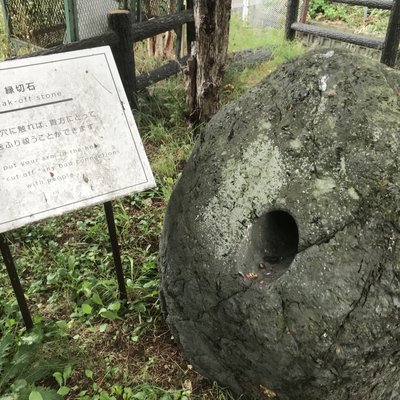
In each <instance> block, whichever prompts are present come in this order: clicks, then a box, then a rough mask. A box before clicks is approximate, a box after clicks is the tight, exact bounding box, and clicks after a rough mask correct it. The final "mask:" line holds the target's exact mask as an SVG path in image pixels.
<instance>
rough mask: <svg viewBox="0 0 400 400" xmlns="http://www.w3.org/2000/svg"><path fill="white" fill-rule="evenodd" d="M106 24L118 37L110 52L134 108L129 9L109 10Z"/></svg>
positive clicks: (133, 59)
mask: <svg viewBox="0 0 400 400" xmlns="http://www.w3.org/2000/svg"><path fill="white" fill-rule="evenodd" d="M108 24H109V26H110V28H111V29H112V30H113V31H114V32H115V33H116V34H117V35H118V37H119V42H118V44H117V45H115V46H113V47H112V52H113V55H114V59H115V62H116V64H117V68H118V72H119V74H120V76H121V80H122V83H123V85H124V89H125V92H126V96H127V98H128V101H129V104H130V106H131V108H136V74H135V55H134V52H133V39H132V29H131V24H130V18H129V11H127V10H115V11H113V12H111V13H110V14H108Z"/></svg>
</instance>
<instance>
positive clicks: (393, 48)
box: [381, 0, 400, 68]
mask: <svg viewBox="0 0 400 400" xmlns="http://www.w3.org/2000/svg"><path fill="white" fill-rule="evenodd" d="M399 43H400V0H394V2H393V7H392V12H391V13H390V17H389V24H388V29H387V31H386V38H385V44H384V46H383V50H382V56H381V63H383V64H386V65H387V66H389V67H392V68H393V67H394V66H395V64H396V58H397V54H398V52H399Z"/></svg>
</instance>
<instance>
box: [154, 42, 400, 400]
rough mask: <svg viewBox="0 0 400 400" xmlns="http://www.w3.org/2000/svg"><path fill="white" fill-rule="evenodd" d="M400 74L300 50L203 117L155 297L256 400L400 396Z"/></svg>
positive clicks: (222, 377) (226, 381)
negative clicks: (158, 294) (204, 123)
mask: <svg viewBox="0 0 400 400" xmlns="http://www.w3.org/2000/svg"><path fill="white" fill-rule="evenodd" d="M399 95H400V72H398V71H395V70H392V69H389V68H387V67H385V66H384V65H382V64H379V63H377V62H375V61H372V60H369V59H367V58H363V57H362V56H356V55H353V54H351V53H349V52H346V51H344V50H329V49H324V50H319V51H313V52H310V53H307V54H306V55H304V56H301V57H299V58H297V59H295V60H293V61H290V62H288V63H286V64H285V65H282V66H281V67H279V68H278V69H277V70H276V71H275V72H274V73H273V74H272V75H270V76H269V77H268V78H266V79H265V80H264V81H263V82H262V83H261V84H260V85H258V86H257V87H255V88H254V89H252V90H250V91H249V92H248V93H247V94H245V95H244V96H242V97H241V98H240V99H239V100H237V101H236V102H233V103H231V104H229V105H227V106H225V107H224V108H223V109H222V110H221V111H220V112H219V113H218V114H217V115H216V116H215V117H214V118H213V119H212V120H211V121H210V123H209V124H208V125H207V126H206V128H205V129H204V131H203V133H202V134H201V136H200V137H199V140H198V141H197V143H196V145H195V148H194V151H193V153H192V155H191V157H190V159H189V161H188V163H187V165H186V167H185V169H184V171H183V174H182V177H181V178H180V180H179V182H178V183H177V185H176V188H175V190H174V192H173V194H172V197H171V199H170V203H169V206H168V210H167V214H166V217H165V223H164V231H163V235H162V240H161V252H160V269H161V274H162V280H161V299H162V306H163V308H164V311H165V313H166V316H167V322H168V324H169V326H170V328H171V331H172V333H173V335H174V337H175V339H176V341H177V342H178V344H179V345H180V346H181V348H182V349H183V351H184V353H185V354H186V356H187V357H188V359H189V360H190V362H191V363H192V364H193V365H194V367H195V368H196V369H197V370H199V371H200V372H201V373H203V374H204V375H206V376H208V377H210V378H211V379H214V380H217V381H218V382H219V383H221V384H222V385H225V386H227V387H229V388H231V389H232V390H233V392H234V393H235V394H237V395H240V394H245V396H246V398H249V399H266V398H274V397H275V398H276V399H280V400H287V399H290V400H303V399H304V400H306V399H307V400H321V399H327V400H339V399H352V400H361V399H362V400H366V399H370V400H377V399H380V400H393V399H399V398H400V241H399V239H400V212H399V211H400V187H399V182H400V170H399V160H400V148H399V145H400V132H399V130H400V129H399V125H400V97H399Z"/></svg>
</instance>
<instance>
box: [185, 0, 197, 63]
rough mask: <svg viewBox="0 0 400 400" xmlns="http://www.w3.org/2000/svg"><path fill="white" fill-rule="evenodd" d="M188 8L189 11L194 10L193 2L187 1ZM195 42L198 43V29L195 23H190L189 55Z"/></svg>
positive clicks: (188, 28) (187, 39)
mask: <svg viewBox="0 0 400 400" xmlns="http://www.w3.org/2000/svg"><path fill="white" fill-rule="evenodd" d="M186 8H187V9H188V10H193V0H186ZM195 41H196V27H195V24H194V22H189V23H188V24H187V28H186V42H187V52H188V54H189V55H190V53H191V51H192V43H193V42H195Z"/></svg>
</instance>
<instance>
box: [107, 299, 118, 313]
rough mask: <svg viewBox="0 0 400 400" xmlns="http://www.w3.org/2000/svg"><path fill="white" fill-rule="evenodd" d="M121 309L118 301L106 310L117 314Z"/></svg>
mask: <svg viewBox="0 0 400 400" xmlns="http://www.w3.org/2000/svg"><path fill="white" fill-rule="evenodd" d="M120 308H121V303H120V302H119V301H116V302H115V303H111V304H110V305H109V306H108V307H107V309H108V310H110V311H115V312H118V311H119V310H120Z"/></svg>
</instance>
